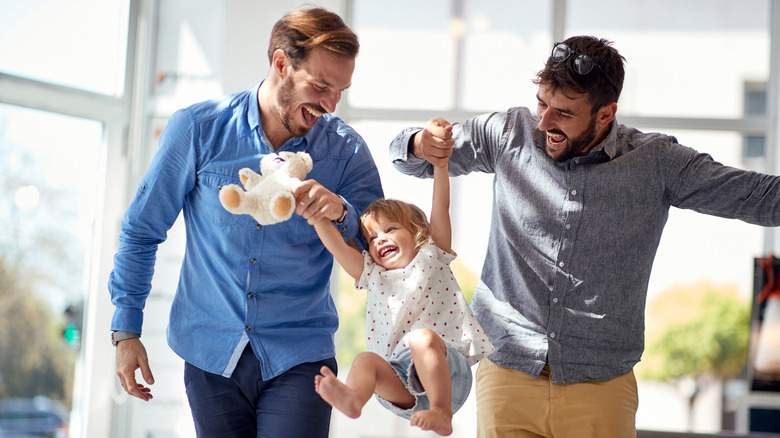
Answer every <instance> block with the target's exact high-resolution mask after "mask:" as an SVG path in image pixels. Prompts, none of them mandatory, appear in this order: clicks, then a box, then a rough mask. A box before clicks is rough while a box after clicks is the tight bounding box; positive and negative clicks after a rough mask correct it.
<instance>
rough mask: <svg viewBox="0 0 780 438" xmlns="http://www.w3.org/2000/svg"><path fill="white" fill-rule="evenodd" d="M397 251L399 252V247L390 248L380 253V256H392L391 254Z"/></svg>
mask: <svg viewBox="0 0 780 438" xmlns="http://www.w3.org/2000/svg"><path fill="white" fill-rule="evenodd" d="M395 251H398V247H397V246H388V247H387V248H385V249H383V250H381V251H379V256H380V257H387V255H388V254H390V253H391V252H395Z"/></svg>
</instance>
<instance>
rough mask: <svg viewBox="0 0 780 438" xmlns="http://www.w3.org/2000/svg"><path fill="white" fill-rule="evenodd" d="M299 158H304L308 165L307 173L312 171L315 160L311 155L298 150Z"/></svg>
mask: <svg viewBox="0 0 780 438" xmlns="http://www.w3.org/2000/svg"><path fill="white" fill-rule="evenodd" d="M297 155H298V158H300V159H301V160H303V163H304V164H305V165H306V169H308V170H307V173H308V172H311V170H312V169H313V168H314V162H313V161H312V159H311V155H309V154H307V153H306V152H297Z"/></svg>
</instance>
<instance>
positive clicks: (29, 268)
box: [0, 105, 104, 430]
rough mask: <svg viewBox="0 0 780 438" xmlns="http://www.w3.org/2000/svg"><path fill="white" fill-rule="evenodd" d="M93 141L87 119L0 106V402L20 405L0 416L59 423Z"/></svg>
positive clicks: (72, 348)
mask: <svg viewBox="0 0 780 438" xmlns="http://www.w3.org/2000/svg"><path fill="white" fill-rule="evenodd" d="M102 135H103V127H102V125H101V124H100V123H98V122H95V121H90V120H83V119H77V118H72V117H65V116H60V115H57V114H52V113H46V112H42V111H34V110H29V109H24V108H20V107H15V106H9V105H0V229H1V230H3V231H2V232H0V338H2V342H0V370H2V376H0V377H1V378H0V399H8V398H20V399H23V400H21V401H18V402H17V401H15V402H13V403H11V402H10V401H8V400H0V411H8V412H17V413H19V412H22V413H21V414H19V415H27V414H24V412H27V411H29V409H30V406H33V405H36V406H38V405H45V406H47V408H46V412H49V413H51V414H52V415H58V418H59V417H63V418H64V421H67V419H68V417H67V415H66V414H65V415H62V413H61V411H62V410H63V409H65V410H66V411H67V408H69V407H70V404H71V398H72V386H73V375H74V364H75V360H76V357H77V355H78V354H79V353H78V351H79V348H80V333H81V325H82V315H83V306H84V299H85V296H86V290H87V288H88V285H87V281H88V278H89V275H88V269H87V267H88V266H89V259H90V257H91V254H90V251H91V248H92V238H93V232H94V223H95V218H96V216H97V213H98V187H99V184H100V178H99V169H100V167H101V157H102V156H103V155H104V153H102V152H101V149H102V144H103V139H102ZM39 426H40V425H39ZM60 426H62V425H59V424H58V425H56V427H60ZM53 427H54V426H53ZM2 428H3V425H2V424H0V429H2ZM52 430H54V429H52Z"/></svg>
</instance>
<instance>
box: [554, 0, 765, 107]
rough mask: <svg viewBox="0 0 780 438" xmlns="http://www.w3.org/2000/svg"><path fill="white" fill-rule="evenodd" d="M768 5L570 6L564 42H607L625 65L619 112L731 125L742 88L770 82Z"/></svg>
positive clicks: (744, 1)
mask: <svg viewBox="0 0 780 438" xmlns="http://www.w3.org/2000/svg"><path fill="white" fill-rule="evenodd" d="M769 4H770V2H769V1H767V0H713V1H709V0H697V1H677V0H658V1H652V2H651V1H641V2H627V1H623V0H569V1H568V2H567V7H568V9H567V15H566V23H567V29H566V35H567V36H568V35H580V34H589V35H595V36H598V37H602V38H606V39H608V40H610V41H613V42H614V43H615V47H616V48H617V49H618V50H619V51H620V53H621V54H622V55H623V56H624V57H625V58H626V80H625V85H624V88H623V94H622V96H621V99H620V112H621V113H622V114H624V115H638V116H666V117H674V116H684V117H705V118H706V117H710V118H738V117H741V116H742V111H743V103H742V102H743V99H744V94H743V93H744V86H745V83H748V82H756V81H757V82H766V81H767V78H768V77H769V43H770V35H769V17H770V16H771V14H770V11H769Z"/></svg>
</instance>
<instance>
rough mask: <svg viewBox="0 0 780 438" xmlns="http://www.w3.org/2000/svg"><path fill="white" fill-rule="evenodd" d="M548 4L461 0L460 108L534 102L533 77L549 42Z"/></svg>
mask: <svg viewBox="0 0 780 438" xmlns="http://www.w3.org/2000/svg"><path fill="white" fill-rule="evenodd" d="M551 9H552V7H551V4H550V2H549V1H538V0H522V1H516V0H493V1H485V0H466V1H465V8H464V16H465V20H466V27H465V29H466V31H465V34H464V38H463V40H464V53H463V55H464V56H463V63H462V65H461V69H462V72H463V75H464V76H463V78H464V80H463V87H462V90H461V92H462V93H463V102H462V106H463V109H466V110H471V111H496V110H502V109H506V108H509V107H511V106H531V107H533V105H534V103H535V102H536V100H535V97H534V96H535V95H536V89H537V86H536V85H534V84H533V82H532V80H533V79H534V78H535V77H536V73H537V72H538V71H539V70H541V69H542V67H544V62H545V61H546V60H547V56H549V53H550V49H551V48H552V44H553V41H552V37H551V29H550V24H551V23H552V21H551V17H550V15H551Z"/></svg>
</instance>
